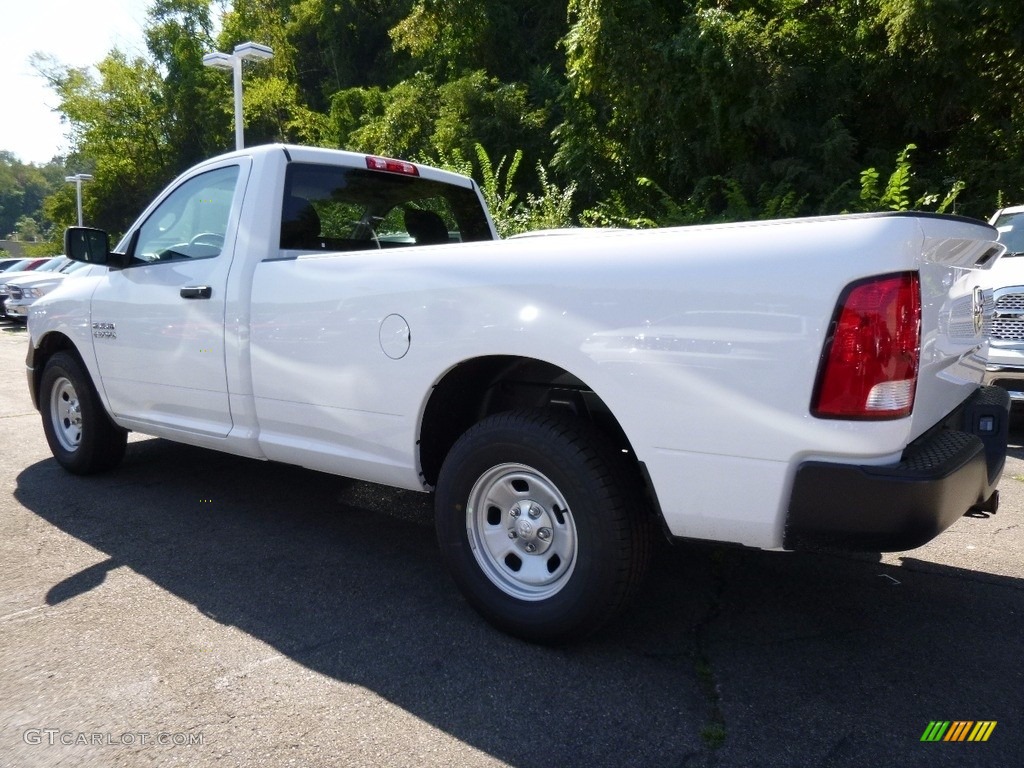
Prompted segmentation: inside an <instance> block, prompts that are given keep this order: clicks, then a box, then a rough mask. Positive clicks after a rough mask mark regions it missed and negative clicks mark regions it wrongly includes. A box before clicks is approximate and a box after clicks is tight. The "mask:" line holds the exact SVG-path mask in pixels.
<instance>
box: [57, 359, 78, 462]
mask: <svg viewBox="0 0 1024 768" xmlns="http://www.w3.org/2000/svg"><path fill="white" fill-rule="evenodd" d="M50 392H51V394H50V422H51V423H52V424H53V432H54V435H55V436H56V437H57V442H58V443H60V447H61V448H63V449H64V450H65V451H69V452H70V451H75V450H77V449H78V446H79V444H80V443H81V442H82V405H81V402H80V401H79V399H78V393H77V392H75V386H74V384H72V383H71V380H70V379H68V378H67V377H64V376H62V377H60V378H59V379H57V381H55V382H54V384H53V389H51V390H50Z"/></svg>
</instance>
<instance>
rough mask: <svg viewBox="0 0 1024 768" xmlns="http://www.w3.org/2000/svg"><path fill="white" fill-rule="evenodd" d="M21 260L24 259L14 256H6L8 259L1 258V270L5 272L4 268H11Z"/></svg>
mask: <svg viewBox="0 0 1024 768" xmlns="http://www.w3.org/2000/svg"><path fill="white" fill-rule="evenodd" d="M19 261H24V259H18V258H14V257H10V258H6V259H0V272H3V271H4V270H7V269H10V268H11V267H13V266H14V265H15V264H17V263H18V262H19Z"/></svg>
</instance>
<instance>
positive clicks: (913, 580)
mask: <svg viewBox="0 0 1024 768" xmlns="http://www.w3.org/2000/svg"><path fill="white" fill-rule="evenodd" d="M15 496H16V497H17V499H18V500H19V501H20V503H21V504H23V505H24V506H25V507H26V508H28V509H29V510H31V511H32V512H34V513H35V514H37V515H39V516H40V517H42V518H43V519H45V520H47V521H48V522H50V523H52V524H53V525H54V526H56V527H57V528H59V529H61V530H62V531H64V532H66V533H67V534H69V535H71V536H73V537H75V538H77V539H79V540H81V541H83V542H86V543H88V544H89V545H90V546H92V547H94V548H96V549H97V550H100V551H102V552H104V553H106V555H107V557H108V559H106V560H103V561H102V562H100V563H97V564H96V565H93V566H90V567H89V568H86V569H85V570H83V571H81V572H79V573H77V574H74V575H72V576H70V577H69V578H67V579H65V580H63V581H62V582H60V583H58V584H54V585H53V586H52V587H50V589H49V591H48V593H47V594H46V595H45V601H46V603H47V604H49V605H56V604H59V603H64V602H68V601H73V600H74V599H75V598H76V597H77V596H79V595H82V594H84V593H86V592H89V591H90V590H93V589H97V588H100V587H101V585H102V584H103V580H104V578H105V576H106V573H107V572H108V571H109V570H111V569H112V568H116V567H121V566H127V567H128V568H131V569H132V570H134V571H135V572H137V573H139V574H141V575H143V576H145V577H146V578H147V579H149V580H151V581H152V582H154V583H155V584H157V585H158V586H159V587H161V588H162V589H164V590H166V591H168V592H169V593H171V594H173V595H175V596H176V597H177V598H179V599H181V600H183V601H186V602H187V603H189V604H191V605H194V606H195V607H196V608H197V609H198V610H200V611H201V612H202V613H203V614H204V615H205V616H207V617H209V618H210V619H212V620H214V621H216V622H219V623H221V624H223V625H229V626H233V627H237V628H238V629H240V630H242V631H243V632H245V633H248V634H249V635H251V636H253V637H255V638H257V639H259V640H260V641H262V642H264V643H267V644H269V645H271V646H273V647H274V648H276V649H277V650H279V652H280V653H281V654H284V655H286V656H287V657H289V658H291V659H293V660H294V661H296V662H298V663H300V664H302V665H304V666H305V667H308V668H310V669H312V670H315V671H316V672H318V673H321V674H323V675H326V676H329V677H331V678H334V679H336V680H339V681H344V682H346V683H354V684H357V685H360V686H364V687H365V688H367V689H369V690H371V691H373V692H375V693H376V694H378V695H379V696H381V697H384V698H385V699H387V700H388V701H390V702H393V703H394V704H396V705H398V706H399V707H401V708H403V709H404V710H405V711H407V712H409V713H411V714H413V715H415V716H416V717H417V718H421V719H422V720H424V721H426V722H427V723H429V724H431V725H432V726H434V727H436V728H439V729H442V730H443V731H445V732H446V733H449V734H451V735H452V736H454V737H455V738H457V739H459V740H460V741H462V742H464V743H466V744H469V745H472V746H473V747H475V748H477V749H479V750H482V751H484V752H486V753H488V754H490V755H492V756H494V757H496V758H498V759H500V760H502V761H505V762H507V763H509V764H511V765H515V766H554V765H557V766H576V765H579V766H603V765H636V766H641V765H642V766H647V765H650V766H655V765H656V766H684V765H685V766H689V765H692V766H698V765H716V766H725V765H736V766H740V765H870V764H906V765H920V764H928V765H943V764H949V765H962V764H969V763H970V761H967V762H964V756H963V755H962V754H954V753H953V752H951V751H949V750H947V751H946V752H945V753H943V752H941V747H939V748H936V746H935V745H931V744H922V743H921V742H920V736H921V734H922V732H923V730H924V729H925V727H926V726H927V725H928V723H929V721H931V720H936V719H943V720H947V719H948V720H956V719H994V720H997V721H998V722H999V727H998V728H997V729H996V731H995V732H994V735H993V737H992V739H991V741H990V742H989V743H986V744H983V745H972V748H974V749H975V750H976V751H975V752H974V753H973V754H974V755H975V756H978V757H982V756H984V757H983V759H984V761H985V762H981V763H977V764H986V765H987V764H992V765H997V764H1003V765H1012V764H1021V762H1022V761H1021V760H1020V759H1019V758H1020V757H1021V744H1022V741H1024V740H1022V734H1021V728H1022V727H1024V717H1022V716H1024V702H1022V694H1021V691H1022V690H1024V681H1022V676H1021V671H1020V670H1021V664H1020V658H1019V649H1020V648H1021V637H1022V635H1024V583H1022V580H1020V579H1015V578H1008V577H1003V576H994V575H989V574H978V573H975V572H972V571H968V570H961V569H958V568H953V567H948V566H944V565H935V564H933V563H921V562H920V561H915V560H914V559H913V558H912V557H910V558H905V559H904V560H903V561H902V562H903V567H900V568H897V567H893V566H889V565H884V564H881V563H879V561H878V558H877V557H841V556H832V555H826V554H778V553H765V552H752V551H745V550H739V549H728V548H716V547H704V546H690V545H681V546H677V547H673V548H669V547H667V546H666V547H665V548H664V549H663V550H662V551H660V552H659V554H658V557H657V558H656V562H655V565H654V567H653V572H652V574H651V576H650V578H649V579H648V582H647V585H646V589H645V590H644V593H643V595H642V596H641V598H640V599H639V600H638V602H637V604H636V605H635V606H634V607H633V608H632V609H631V610H630V611H629V613H628V614H627V615H625V616H624V617H623V618H622V619H621V620H620V621H618V622H617V623H616V624H614V625H613V626H611V627H609V628H607V629H606V630H605V631H604V632H603V633H601V634H600V635H599V636H597V637H596V638H594V639H592V640H589V641H587V642H584V643H581V644H579V645H576V646H573V647H569V648H546V647H538V646H532V645H529V644H526V643H523V642H520V641H518V640H515V639H512V638H509V637H507V636H505V635H503V634H501V633H499V632H497V631H495V630H493V629H491V628H490V627H489V626H488V625H487V624H485V623H484V622H483V621H482V620H481V619H479V618H478V617H477V615H476V614H475V613H474V612H473V611H472V610H471V609H470V608H469V607H468V606H467V605H466V604H465V603H464V602H463V601H462V599H461V597H460V596H459V595H458V593H457V591H456V589H455V587H454V585H453V584H452V582H451V581H450V580H449V578H448V577H447V575H446V574H445V572H444V571H443V569H442V567H441V564H440V560H439V558H438V554H437V545H436V543H435V539H434V532H433V524H432V510H431V499H430V498H429V497H427V496H425V495H423V494H416V493H406V492H399V491H394V490H392V489H387V488H383V487H380V486H374V485H369V484H365V483H356V482H350V481H345V480H341V479H339V478H336V477H332V476H328V475H323V474H320V473H316V472H311V471H306V470H302V469H298V468H294V467H288V466H284V465H277V464H267V463H262V462H255V461H250V460H246V459H239V458H235V457H231V456H227V455H224V454H219V453H213V452H209V451H205V450H201V449H196V448H190V447H186V446H180V445H175V444H173V443H168V442H165V441H161V440H140V441H133V442H131V443H129V449H128V453H127V456H126V459H125V462H124V464H123V465H122V467H121V468H120V469H118V470H117V471H115V472H113V473H111V474H107V475H102V476H97V477H90V478H80V477H75V476H72V475H69V474H66V473H64V472H63V471H62V470H61V469H60V468H59V467H58V466H57V465H56V463H55V462H54V461H52V460H46V461H42V462H38V463H36V464H34V465H32V466H30V467H28V468H26V469H25V470H24V471H22V472H21V473H20V474H19V475H18V479H17V489H16V491H15ZM1000 514H1002V513H1000ZM1015 514H1016V515H1017V519H1019V513H1015ZM983 522H984V521H983ZM126 642H127V643H130V640H126ZM957 746H958V747H963V746H964V745H957ZM923 750H925V751H923ZM928 750H930V751H928ZM978 750H985V751H984V752H980V751H978ZM989 758H991V759H992V762H991V763H990V762H987V761H988V759H989ZM946 760H948V761H949V762H948V763H947V762H944V761H946Z"/></svg>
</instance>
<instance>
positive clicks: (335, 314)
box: [27, 145, 1008, 642]
mask: <svg viewBox="0 0 1024 768" xmlns="http://www.w3.org/2000/svg"><path fill="white" fill-rule="evenodd" d="M65 246H66V252H67V255H68V256H69V257H70V258H72V259H75V260H79V261H84V262H88V263H92V264H101V265H103V266H105V267H107V268H108V269H107V270H106V271H105V272H104V273H103V274H99V275H93V276H88V277H83V278H81V279H76V280H68V281H66V282H65V283H64V284H63V285H62V286H61V287H60V288H58V289H57V290H55V291H54V292H52V293H50V294H49V295H47V296H44V297H43V298H41V299H39V300H38V301H37V302H36V303H35V304H33V306H32V307H31V310H30V315H29V336H30V339H29V342H30V343H29V350H28V360H27V368H28V382H29V387H30V390H31V394H32V397H33V400H34V402H35V404H36V407H37V408H38V409H39V411H40V412H41V415H42V422H43V428H44V430H45V433H46V437H47V440H48V443H49V445H50V447H51V449H52V451H53V454H54V456H55V457H56V459H57V461H58V462H59V463H60V464H61V465H63V466H64V467H65V468H67V469H68V470H69V471H71V472H75V473H91V472H98V471H101V470H108V469H111V468H112V467H114V466H115V465H117V464H118V462H119V461H120V460H121V458H122V455H123V453H124V451H125V442H126V433H127V431H129V430H135V431H138V432H141V433H145V434H148V435H155V436H159V437H163V438H166V439H169V440H175V441H180V442H183V443H189V444H192V445H196V446H202V447H205V448H212V449H216V450H221V451H227V452H229V453H233V454H237V455H241V456H248V457H252V458H255V459H263V460H271V461H279V462H287V463H289V464H295V465H300V466H304V467H309V468H312V469H316V470H321V471H324V472H329V473H334V474H338V475H344V476H348V477H352V478H357V479H360V480H365V481H371V482H375V483H383V484H386V485H389V486H394V487H398V488H404V489H414V490H420V491H424V492H433V493H434V494H435V505H436V529H437V537H438V541H439V544H440V552H441V556H442V559H443V560H444V562H445V564H446V565H447V567H448V569H449V570H450V572H451V573H452V575H453V577H454V580H455V581H456V583H457V584H458V586H459V587H460V589H461V590H462V592H463V594H464V595H465V596H466V598H467V600H468V601H469V602H470V603H471V604H472V605H473V606H474V607H475V608H476V609H477V610H479V611H480V612H481V613H482V614H483V615H484V616H485V617H486V618H487V619H488V620H490V621H491V622H492V623H494V624H495V625H496V626H498V627H500V628H502V629H504V630H506V631H508V632H511V633H513V634H515V635H518V636H520V637H524V638H527V639H531V640H536V641H549V642H550V641H563V640H567V639H571V638H575V637H579V636H583V635H586V634H588V633H590V632H593V631H594V630H596V629H597V628H598V627H600V626H601V625H602V624H604V623H605V622H606V621H608V620H609V619H610V618H611V617H613V616H615V615H616V614H618V613H619V612H620V611H621V610H622V609H623V607H624V606H625V605H626V604H627V603H628V601H629V598H630V597H631V596H632V595H633V594H635V593H636V591H637V590H638V589H639V587H640V584H641V579H642V576H643V574H644V571H645V567H646V565H647V561H648V559H649V557H650V552H651V549H652V543H653V537H654V536H655V535H657V532H658V530H659V529H660V530H661V531H663V532H664V533H666V534H667V535H668V536H670V537H672V538H684V539H700V540H709V541H716V542H729V543H734V544H738V545H744V546H748V547H758V548H766V549H798V548H807V547H839V548H847V549H860V550H869V551H882V550H899V549H907V548H911V547H915V546H918V545H920V544H923V543H924V542H926V541H928V540H929V539H931V538H932V537H934V536H935V535H937V534H938V533H940V532H941V531H942V530H944V529H945V528H946V527H948V526H949V525H950V524H952V523H953V522H954V521H955V520H956V519H957V518H959V517H960V516H961V515H963V514H964V513H965V512H967V511H968V510H970V509H972V508H983V509H988V510H994V509H995V506H996V502H997V498H998V496H997V492H996V485H997V483H998V481H999V478H1000V474H1001V472H1002V467H1003V462H1004V458H1005V454H1006V439H1007V432H1006V430H1007V420H1008V419H1007V414H1008V398H1007V396H1006V393H1005V391H1003V390H1001V389H999V388H995V387H983V386H981V385H980V381H981V379H982V376H983V374H984V370H983V365H982V364H981V363H980V362H979V357H978V352H979V350H980V349H981V348H982V346H983V344H984V338H983V333H982V332H983V325H984V321H985V319H986V313H987V312H988V313H990V312H991V308H992V307H991V295H990V294H986V293H985V291H983V290H982V289H980V288H979V287H978V281H979V279H980V276H981V275H983V274H984V272H985V271H986V270H987V269H989V268H991V266H992V264H993V263H995V262H996V260H997V259H998V258H999V256H1000V254H1001V252H1002V251H1003V246H1001V245H1000V244H998V243H997V242H996V232H995V230H994V229H993V228H992V227H990V226H988V225H987V224H985V223H983V222H976V221H970V220H967V219H959V218H953V217H946V216H935V215H928V214H905V213H892V214H878V215H860V216H835V217H822V218H813V219H804V220H789V221H768V222H752V223H742V224H730V225H715V226H696V227H686V228H674V229H661V230H647V231H607V230H604V231H602V230H598V231H587V230H580V231H578V232H572V233H565V232H562V233H559V234H557V235H554V234H552V233H549V234H546V235H538V236H534V237H525V238H515V239H511V240H508V241H496V233H495V229H494V225H493V223H492V221H491V218H490V216H489V214H488V212H487V210H486V207H485V205H484V203H483V198H482V196H481V194H480V190H479V189H478V188H477V186H476V184H475V183H474V182H473V181H472V180H471V179H469V178H466V177H463V176H458V175H455V174H452V173H448V172H444V171H440V170H436V169H432V168H429V167H426V166H422V165H415V164H412V163H408V162H404V161H399V160H391V159H387V158H379V157H372V156H366V155H357V154H352V153H348V152H341V151H334V150H324V149H311V148H303V147H294V146H282V145H273V146H262V147H254V148H250V149H246V150H242V151H238V152H234V153H230V154H227V155H223V156H221V157H217V158H214V159H212V160H209V161H207V162H204V163H202V164H200V165H199V166H197V167H195V168H193V169H191V170H189V171H187V172H186V173H185V174H183V175H182V176H180V177H179V178H178V179H176V180H175V181H174V182H173V183H172V184H171V185H170V186H169V187H168V188H167V189H166V190H165V191H164V192H163V193H162V194H160V195H159V196H158V197H157V198H156V200H154V202H153V203H152V204H151V205H150V206H149V207H148V208H147V209H146V210H145V211H144V212H143V213H142V215H141V216H140V217H139V219H138V220H137V221H136V223H135V224H134V225H133V226H132V227H131V228H130V229H129V231H128V233H127V234H126V235H125V237H124V238H123V239H122V240H121V242H120V243H119V244H118V245H117V246H116V248H114V249H113V250H111V248H110V244H109V240H108V237H107V235H106V233H104V232H102V231H100V230H94V229H88V228H71V229H69V230H68V232H67V233H66V236H65Z"/></svg>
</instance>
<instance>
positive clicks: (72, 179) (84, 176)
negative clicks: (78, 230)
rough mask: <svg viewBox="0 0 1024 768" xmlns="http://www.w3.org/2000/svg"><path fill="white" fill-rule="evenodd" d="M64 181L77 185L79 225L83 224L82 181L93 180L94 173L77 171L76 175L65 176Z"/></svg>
mask: <svg viewBox="0 0 1024 768" xmlns="http://www.w3.org/2000/svg"><path fill="white" fill-rule="evenodd" d="M64 181H66V182H68V183H69V184H70V183H74V185H75V193H76V195H77V197H78V226H82V182H83V181H92V174H89V173H76V174H75V175H74V176H65V177H64Z"/></svg>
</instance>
